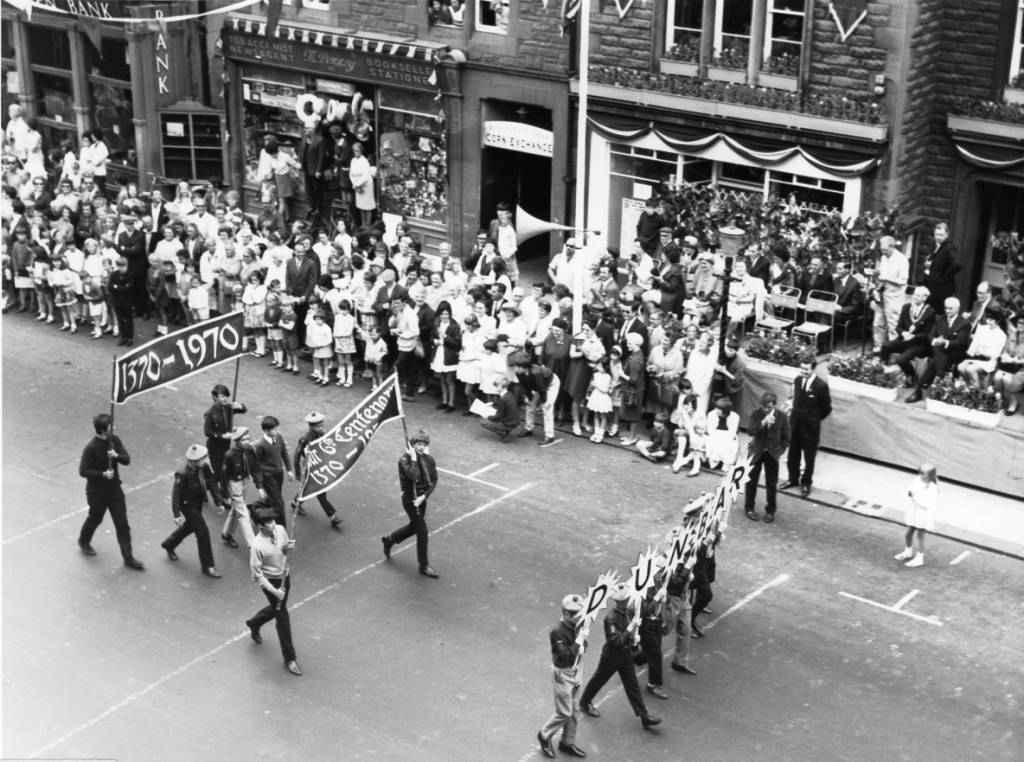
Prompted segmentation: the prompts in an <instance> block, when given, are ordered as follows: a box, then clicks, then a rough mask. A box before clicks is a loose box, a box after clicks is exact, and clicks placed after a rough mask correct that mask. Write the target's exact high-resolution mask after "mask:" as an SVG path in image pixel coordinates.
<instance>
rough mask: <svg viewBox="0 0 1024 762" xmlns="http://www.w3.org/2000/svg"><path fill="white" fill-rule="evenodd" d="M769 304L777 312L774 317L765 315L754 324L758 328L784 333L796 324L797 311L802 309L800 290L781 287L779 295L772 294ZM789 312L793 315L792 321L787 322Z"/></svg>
mask: <svg viewBox="0 0 1024 762" xmlns="http://www.w3.org/2000/svg"><path fill="white" fill-rule="evenodd" d="M768 301H769V303H770V304H771V305H772V310H773V311H774V312H775V315H774V316H771V315H765V316H764V317H762V318H761V319H760V320H758V321H757V323H755V324H754V326H755V327H756V328H766V329H768V330H769V331H774V332H780V333H781V332H782V331H788V330H789V329H790V328H792V327H793V325H794V324H795V323H796V318H797V310H798V309H799V308H800V289H798V288H796V287H795V286H780V287H779V293H772V294H770V295H769V297H768ZM787 311H791V312H792V313H793V319H792V320H786V319H785V317H780V315H781V316H784V315H785V314H786V312H787Z"/></svg>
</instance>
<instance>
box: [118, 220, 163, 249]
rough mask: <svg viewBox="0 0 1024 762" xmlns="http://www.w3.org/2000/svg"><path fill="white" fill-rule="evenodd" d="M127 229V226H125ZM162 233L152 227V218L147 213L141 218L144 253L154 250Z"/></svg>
mask: <svg viewBox="0 0 1024 762" xmlns="http://www.w3.org/2000/svg"><path fill="white" fill-rule="evenodd" d="M125 229H126V230H127V227H126V228H125ZM162 238H163V235H162V234H161V233H160V232H159V231H158V230H156V229H154V227H153V218H152V217H150V216H149V215H148V214H147V215H145V216H144V217H143V218H142V239H143V241H144V244H145V245H144V248H145V251H146V255H147V256H149V255H150V254H152V253H153V252H154V251H156V245H157V244H158V243H160V239H162Z"/></svg>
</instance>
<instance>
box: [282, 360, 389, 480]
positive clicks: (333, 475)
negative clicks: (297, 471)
mask: <svg viewBox="0 0 1024 762" xmlns="http://www.w3.org/2000/svg"><path fill="white" fill-rule="evenodd" d="M404 415H405V413H404V412H403V410H402V400H401V396H400V395H399V393H398V374H397V373H396V374H393V375H392V376H391V378H389V379H388V380H387V381H385V382H384V383H383V384H381V385H380V386H378V387H377V388H376V389H374V390H373V391H372V392H370V394H369V395H368V396H367V397H366V399H364V400H363V401H362V402H360V403H359V404H358V405H356V407H355V409H354V410H353V411H352V412H351V413H349V414H348V415H346V416H345V418H344V419H343V420H342V421H341V423H339V424H338V425H337V426H335V427H334V428H333V429H331V430H330V431H328V432H327V433H326V434H324V435H323V436H322V437H320V438H319V439H317V440H316V441H315V442H310V443H309V444H308V445H307V446H306V480H305V481H304V482H303V483H302V491H301V492H300V493H299V496H298V497H299V500H309V499H310V498H311V497H316V496H317V495H319V494H321V493H323V492H326V491H327V490H329V489H331V488H332V487H334V486H335V485H336V484H338V482H340V481H341V480H342V479H344V478H345V477H346V476H348V473H349V471H351V470H352V468H353V467H354V466H355V464H356V461H358V460H359V456H360V455H362V454H363V450H365V449H366V445H368V444H369V443H370V437H372V436H373V435H374V434H375V433H376V431H377V429H378V428H380V425H381V424H382V423H387V422H388V421H393V420H395V419H397V418H402V417H403V416H404Z"/></svg>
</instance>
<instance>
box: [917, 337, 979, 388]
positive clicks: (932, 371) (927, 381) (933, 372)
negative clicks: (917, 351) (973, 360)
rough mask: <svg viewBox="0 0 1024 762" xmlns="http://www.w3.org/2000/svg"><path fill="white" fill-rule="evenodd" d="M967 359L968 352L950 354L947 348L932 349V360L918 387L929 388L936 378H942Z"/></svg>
mask: <svg viewBox="0 0 1024 762" xmlns="http://www.w3.org/2000/svg"><path fill="white" fill-rule="evenodd" d="M966 357H967V353H966V352H948V351H947V350H946V349H945V347H932V359H931V360H929V361H928V367H926V368H925V369H924V373H922V374H921V380H920V381H918V386H920V387H921V388H922V389H926V388H928V387H929V386H931V385H932V382H933V381H934V380H935V379H936V378H942V377H943V376H944V375H946V373H947V372H949V371H951V370H952V369H953V368H955V367H956V366H957V365H959V364H960V363H962V362H963V361H964V358H966Z"/></svg>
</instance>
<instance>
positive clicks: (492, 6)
mask: <svg viewBox="0 0 1024 762" xmlns="http://www.w3.org/2000/svg"><path fill="white" fill-rule="evenodd" d="M508 4H509V0H476V28H477V31H478V32H492V33H495V34H507V32H508V16H509V7H508Z"/></svg>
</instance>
